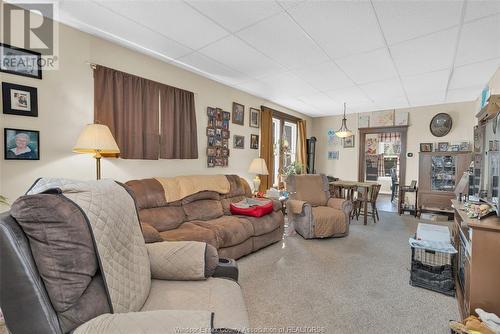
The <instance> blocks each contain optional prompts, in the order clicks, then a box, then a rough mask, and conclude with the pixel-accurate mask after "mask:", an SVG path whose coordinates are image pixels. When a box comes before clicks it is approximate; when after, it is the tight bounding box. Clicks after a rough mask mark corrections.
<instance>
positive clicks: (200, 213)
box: [182, 199, 224, 221]
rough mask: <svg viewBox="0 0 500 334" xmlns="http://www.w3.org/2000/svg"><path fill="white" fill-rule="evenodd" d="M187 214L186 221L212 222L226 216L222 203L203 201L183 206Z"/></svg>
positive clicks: (211, 200) (210, 200)
mask: <svg viewBox="0 0 500 334" xmlns="http://www.w3.org/2000/svg"><path fill="white" fill-rule="evenodd" d="M182 208H183V209H184V213H185V214H186V221H193V220H210V219H214V218H218V217H221V216H222V215H224V212H223V211H222V205H221V203H220V201H218V200H213V199H202V200H199V201H195V202H191V203H188V204H185V205H183V206H182Z"/></svg>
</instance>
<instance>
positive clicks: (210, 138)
mask: <svg viewBox="0 0 500 334" xmlns="http://www.w3.org/2000/svg"><path fill="white" fill-rule="evenodd" d="M207 138H208V139H207V143H208V146H209V147H212V146H215V137H210V136H209V137H207Z"/></svg>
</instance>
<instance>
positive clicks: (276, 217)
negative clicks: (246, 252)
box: [238, 211, 285, 236]
mask: <svg viewBox="0 0 500 334" xmlns="http://www.w3.org/2000/svg"><path fill="white" fill-rule="evenodd" d="M238 219H239V220H240V221H246V222H249V223H251V224H252V227H253V230H254V234H253V235H254V236H259V235H263V234H266V233H269V232H272V231H274V230H276V229H277V228H278V227H279V226H280V225H284V224H285V218H284V217H283V214H282V213H281V211H277V212H271V213H270V214H268V215H265V216H262V217H248V216H238Z"/></svg>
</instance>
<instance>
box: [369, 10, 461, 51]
mask: <svg viewBox="0 0 500 334" xmlns="http://www.w3.org/2000/svg"><path fill="white" fill-rule="evenodd" d="M462 4H463V1H374V2H373V5H374V6H375V10H376V12H377V15H378V17H379V20H380V25H381V27H382V30H383V32H384V35H385V37H386V39H387V42H388V43H389V45H392V44H394V43H397V42H401V41H405V40H408V39H411V38H415V37H419V36H422V35H425V34H429V33H432V32H436V31H438V30H443V29H447V28H451V27H453V26H457V25H458V24H459V23H460V15H461V11H462Z"/></svg>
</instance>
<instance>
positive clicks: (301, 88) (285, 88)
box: [260, 72, 318, 95]
mask: <svg viewBox="0 0 500 334" xmlns="http://www.w3.org/2000/svg"><path fill="white" fill-rule="evenodd" d="M260 80H261V81H264V82H267V83H268V84H270V85H272V86H273V87H274V89H272V92H280V93H281V92H286V93H289V94H291V95H308V94H314V93H318V90H317V89H316V88H314V87H312V86H311V85H309V84H308V83H307V82H305V81H304V80H302V79H300V78H299V77H297V76H296V75H294V74H292V73H289V72H287V73H280V74H276V75H270V76H265V77H262V78H260Z"/></svg>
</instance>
